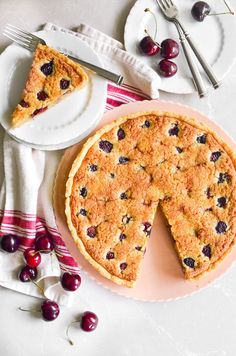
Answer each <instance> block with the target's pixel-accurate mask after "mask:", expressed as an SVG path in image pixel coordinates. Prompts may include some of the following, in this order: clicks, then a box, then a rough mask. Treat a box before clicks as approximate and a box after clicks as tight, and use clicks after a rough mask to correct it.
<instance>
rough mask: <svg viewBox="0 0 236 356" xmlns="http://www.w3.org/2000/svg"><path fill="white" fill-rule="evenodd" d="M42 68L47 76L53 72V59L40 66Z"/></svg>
mask: <svg viewBox="0 0 236 356" xmlns="http://www.w3.org/2000/svg"><path fill="white" fill-rule="evenodd" d="M40 70H41V72H43V74H44V75H46V76H48V75H50V74H52V71H53V60H52V61H50V62H48V63H44V64H43V65H42V67H41V68H40Z"/></svg>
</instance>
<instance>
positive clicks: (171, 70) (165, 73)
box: [158, 59, 178, 78]
mask: <svg viewBox="0 0 236 356" xmlns="http://www.w3.org/2000/svg"><path fill="white" fill-rule="evenodd" d="M177 70H178V67H177V65H176V64H175V63H174V62H172V61H169V60H168V59H163V60H162V61H160V63H159V65H158V72H159V73H160V75H161V76H162V77H165V78H169V77H173V75H175V74H176V73H177Z"/></svg>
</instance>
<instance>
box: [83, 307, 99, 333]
mask: <svg viewBox="0 0 236 356" xmlns="http://www.w3.org/2000/svg"><path fill="white" fill-rule="evenodd" d="M97 325H98V317H97V315H96V314H95V313H93V312H90V311H86V312H84V313H83V315H82V318H81V322H80V326H81V329H82V330H84V331H87V332H91V331H93V330H95V329H96V327H97Z"/></svg>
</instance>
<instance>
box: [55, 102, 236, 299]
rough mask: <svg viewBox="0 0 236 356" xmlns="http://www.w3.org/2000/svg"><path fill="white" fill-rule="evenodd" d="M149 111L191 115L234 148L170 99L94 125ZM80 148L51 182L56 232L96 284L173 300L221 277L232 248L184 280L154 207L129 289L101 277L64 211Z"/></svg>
mask: <svg viewBox="0 0 236 356" xmlns="http://www.w3.org/2000/svg"><path fill="white" fill-rule="evenodd" d="M152 110H160V111H169V112H176V113H180V114H183V115H187V116H190V117H194V118H195V119H198V120H199V121H200V122H203V123H205V124H207V125H208V126H209V127H210V128H211V129H213V130H215V131H216V132H217V133H218V135H219V136H220V137H222V138H223V139H224V140H225V142H227V143H228V145H229V146H231V148H232V149H233V150H235V151H236V143H235V142H234V141H233V139H232V138H230V137H229V135H228V134H226V133H225V132H224V131H223V130H222V128H220V127H219V126H218V125H217V124H216V123H215V122H213V121H211V120H210V119H209V118H207V117H206V116H204V115H203V114H201V113H199V112H197V111H196V110H194V109H192V108H190V107H187V106H183V105H179V104H176V103H173V102H165V101H155V100H152V101H143V102H135V103H130V104H125V105H122V106H120V107H118V108H116V109H113V110H110V111H108V112H107V113H105V114H104V116H103V118H102V119H101V121H100V124H99V126H98V127H97V128H100V127H102V126H104V125H105V124H107V123H109V122H111V121H112V120H114V119H117V118H119V117H120V116H124V115H128V114H131V113H135V112H142V111H152ZM80 148H81V143H80V144H78V145H75V146H73V147H71V148H69V149H67V150H66V152H65V154H64V156H63V158H62V160H61V163H60V166H59V168H58V172H57V177H56V181H55V189H54V211H55V216H56V222H57V226H58V229H59V232H60V233H61V236H62V238H63V240H64V241H65V243H66V245H67V247H68V249H69V251H70V252H71V254H72V255H73V257H74V258H75V259H76V261H78V264H79V266H81V267H82V269H83V270H84V271H85V272H87V273H88V274H89V276H90V277H92V278H93V279H94V280H96V281H97V282H98V283H100V284H102V285H103V286H104V287H106V288H108V289H110V290H111V291H112V292H115V293H118V294H120V295H122V296H125V297H130V298H134V299H138V300H142V301H167V300H174V299H178V298H181V297H185V296H188V295H191V294H193V293H195V292H197V291H199V290H201V289H202V288H204V287H206V286H208V285H209V284H210V283H212V282H213V281H215V280H216V279H218V278H219V277H221V276H222V275H223V274H224V273H225V272H226V270H228V269H229V267H230V266H231V265H232V263H233V262H234V261H235V260H236V248H233V250H232V251H231V253H230V254H229V255H228V256H227V257H226V258H225V259H224V260H223V261H222V262H221V263H220V264H219V265H218V266H217V268H216V269H215V270H213V271H211V272H209V273H208V274H207V275H206V276H205V277H203V278H202V279H201V280H199V281H187V280H185V279H184V277H183V273H182V270H181V267H180V263H179V261H178V258H177V256H176V253H175V250H174V247H173V244H172V237H171V235H170V233H169V232H168V229H167V227H166V225H165V219H164V217H163V216H162V214H161V212H160V210H158V211H157V214H156V217H155V221H154V225H153V229H152V233H151V238H150V241H149V243H148V247H147V253H146V254H145V257H144V260H143V262H142V266H141V273H140V276H139V279H138V281H137V284H136V286H135V288H132V289H130V288H126V287H122V286H118V285H116V284H115V283H113V282H111V281H109V280H108V279H106V278H104V277H102V276H101V275H100V274H99V273H98V272H97V271H96V270H95V269H94V268H93V267H92V266H91V265H90V264H89V263H88V262H87V260H85V258H84V257H83V256H82V255H81V254H80V253H79V251H78V249H77V247H76V245H75V243H74V241H73V239H72V237H71V235H70V232H69V230H68V228H67V224H66V218H65V213H64V205H65V198H64V194H65V183H66V180H67V177H68V173H69V170H70V167H71V164H72V162H73V160H74V158H75V157H76V155H77V153H78V152H79V150H80Z"/></svg>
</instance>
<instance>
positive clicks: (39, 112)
mask: <svg viewBox="0 0 236 356" xmlns="http://www.w3.org/2000/svg"><path fill="white" fill-rule="evenodd" d="M47 109H48V107H47V106H45V107H44V108H40V109H36V110H34V112H33V114H32V116H33V117H34V116H36V115H38V114H42V113H43V112H44V111H46V110H47Z"/></svg>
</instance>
